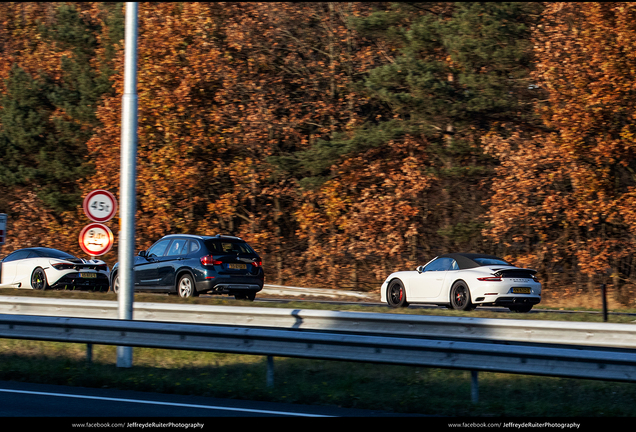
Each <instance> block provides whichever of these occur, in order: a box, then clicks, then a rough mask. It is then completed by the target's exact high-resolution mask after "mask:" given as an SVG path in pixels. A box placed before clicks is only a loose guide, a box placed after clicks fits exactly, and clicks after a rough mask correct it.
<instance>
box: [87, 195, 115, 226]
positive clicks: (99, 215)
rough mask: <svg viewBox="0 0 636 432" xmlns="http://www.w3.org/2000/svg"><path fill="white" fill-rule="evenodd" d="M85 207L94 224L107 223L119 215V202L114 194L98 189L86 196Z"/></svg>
mask: <svg viewBox="0 0 636 432" xmlns="http://www.w3.org/2000/svg"><path fill="white" fill-rule="evenodd" d="M83 207H84V213H86V216H88V218H89V219H90V220H92V221H93V222H107V221H109V220H111V219H112V218H113V216H115V214H116V213H117V200H116V199H115V196H114V195H113V194H112V193H110V192H108V191H105V190H102V189H97V190H94V191H92V192H91V193H89V194H88V195H86V198H84V204H83Z"/></svg>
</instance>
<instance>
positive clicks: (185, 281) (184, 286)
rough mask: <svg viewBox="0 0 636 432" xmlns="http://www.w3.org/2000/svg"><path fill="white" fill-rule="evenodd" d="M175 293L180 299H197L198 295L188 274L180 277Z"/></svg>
mask: <svg viewBox="0 0 636 432" xmlns="http://www.w3.org/2000/svg"><path fill="white" fill-rule="evenodd" d="M177 292H178V293H179V297H181V298H189V297H197V296H198V295H199V294H198V293H197V290H196V288H195V286H194V281H193V280H192V277H191V276H190V275H189V274H184V275H183V276H181V278H180V279H179V283H178V284H177Z"/></svg>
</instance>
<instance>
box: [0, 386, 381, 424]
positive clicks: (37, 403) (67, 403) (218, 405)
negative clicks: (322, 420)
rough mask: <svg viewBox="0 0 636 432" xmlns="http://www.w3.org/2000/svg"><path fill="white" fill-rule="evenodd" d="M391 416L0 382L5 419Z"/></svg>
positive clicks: (0, 411)
mask: <svg viewBox="0 0 636 432" xmlns="http://www.w3.org/2000/svg"><path fill="white" fill-rule="evenodd" d="M388 415H391V414H387V413H382V412H377V411H367V410H355V409H343V408H338V407H323V406H307V405H294V404H282V403H272V402H257V401H243V400H233V399H218V398H207V397H200V396H186V395H170V394H160V393H147V392H135V391H124V390H117V389H92V388H83V387H69V386H59V385H49V384H32V383H22V382H13V381H0V417H2V418H8V417H19V418H23V419H24V418H38V417H39V418H58V420H59V419H60V418H66V419H73V420H72V421H73V422H74V423H91V422H92V423H102V424H103V423H105V422H104V419H111V420H108V421H107V422H106V423H114V422H115V421H116V419H124V420H125V422H128V423H132V422H135V421H136V422H138V423H139V422H141V421H144V422H169V421H172V422H174V423H186V422H190V423H196V422H199V423H202V422H203V423H205V418H210V417H278V418H280V417H288V418H308V417H312V418H317V417H385V416H388ZM91 419H99V421H92V420H91ZM135 419H138V420H135ZM169 419H173V420H169ZM174 419H181V420H179V421H177V420H174ZM75 420H77V421H75ZM58 423H59V421H58ZM69 427H70V424H69ZM87 427H89V426H87Z"/></svg>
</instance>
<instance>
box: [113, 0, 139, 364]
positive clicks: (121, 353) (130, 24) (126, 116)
mask: <svg viewBox="0 0 636 432" xmlns="http://www.w3.org/2000/svg"><path fill="white" fill-rule="evenodd" d="M124 53H125V63H124V96H123V98H122V111H121V170H120V188H119V194H120V201H121V207H120V210H119V212H120V213H119V216H120V229H119V287H120V289H119V294H118V301H119V319H122V320H132V315H133V298H134V295H133V294H134V276H133V263H134V259H135V204H136V199H137V192H136V185H135V180H136V177H137V3H134V2H128V3H126V36H125V48H124ZM117 367H132V347H129V346H118V347H117Z"/></svg>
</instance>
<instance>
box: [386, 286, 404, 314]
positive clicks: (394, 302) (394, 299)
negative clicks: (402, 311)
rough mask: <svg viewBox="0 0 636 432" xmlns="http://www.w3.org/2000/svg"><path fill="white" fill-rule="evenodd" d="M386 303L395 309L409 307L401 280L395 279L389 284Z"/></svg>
mask: <svg viewBox="0 0 636 432" xmlns="http://www.w3.org/2000/svg"><path fill="white" fill-rule="evenodd" d="M386 302H387V303H388V304H389V306H391V307H394V308H398V307H407V306H408V305H409V303H408V302H407V301H406V291H405V290H404V285H403V284H402V281H401V280H399V279H395V280H393V281H391V282H390V283H389V287H388V288H387V290H386Z"/></svg>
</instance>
